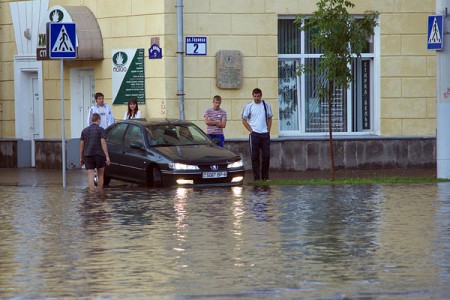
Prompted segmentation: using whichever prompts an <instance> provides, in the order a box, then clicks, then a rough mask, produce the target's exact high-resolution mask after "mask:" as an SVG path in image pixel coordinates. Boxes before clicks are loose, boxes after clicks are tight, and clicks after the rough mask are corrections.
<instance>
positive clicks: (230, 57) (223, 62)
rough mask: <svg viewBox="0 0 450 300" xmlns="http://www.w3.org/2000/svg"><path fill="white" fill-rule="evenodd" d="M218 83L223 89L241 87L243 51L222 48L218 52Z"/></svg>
mask: <svg viewBox="0 0 450 300" xmlns="http://www.w3.org/2000/svg"><path fill="white" fill-rule="evenodd" d="M216 85H217V87H218V88H221V89H239V88H240V87H241V85H242V53H241V52H240V51H239V50H220V51H218V52H217V53H216Z"/></svg>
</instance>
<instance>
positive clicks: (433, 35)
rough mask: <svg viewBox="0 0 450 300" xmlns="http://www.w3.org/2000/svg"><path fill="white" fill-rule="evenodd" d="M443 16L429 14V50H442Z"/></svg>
mask: <svg viewBox="0 0 450 300" xmlns="http://www.w3.org/2000/svg"><path fill="white" fill-rule="evenodd" d="M443 34H444V28H443V17H442V16H428V35H427V40H428V42H427V43H428V46H427V49H428V50H442V45H443V37H444V35H443Z"/></svg>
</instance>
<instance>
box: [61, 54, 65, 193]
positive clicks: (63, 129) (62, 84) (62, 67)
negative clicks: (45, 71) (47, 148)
mask: <svg viewBox="0 0 450 300" xmlns="http://www.w3.org/2000/svg"><path fill="white" fill-rule="evenodd" d="M60 64H61V123H62V126H61V130H62V131H61V133H62V135H61V136H62V137H61V153H62V174H63V187H64V188H65V187H66V126H65V116H64V59H61V60H60Z"/></svg>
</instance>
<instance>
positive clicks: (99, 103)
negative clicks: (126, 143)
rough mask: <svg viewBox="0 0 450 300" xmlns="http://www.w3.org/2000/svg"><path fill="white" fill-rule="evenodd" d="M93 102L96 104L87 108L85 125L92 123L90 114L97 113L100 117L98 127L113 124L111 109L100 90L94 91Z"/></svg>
mask: <svg viewBox="0 0 450 300" xmlns="http://www.w3.org/2000/svg"><path fill="white" fill-rule="evenodd" d="M95 102H96V104H95V105H93V106H92V107H91V108H90V109H89V114H88V119H87V126H89V125H91V124H92V121H91V120H92V114H93V113H97V114H99V115H100V117H101V119H100V120H101V123H100V127H102V128H104V129H106V128H107V127H108V126H109V125H111V124H114V122H115V120H114V115H113V112H112V109H111V107H110V106H109V105H108V104H106V103H105V96H104V95H103V94H102V93H100V92H99V93H95Z"/></svg>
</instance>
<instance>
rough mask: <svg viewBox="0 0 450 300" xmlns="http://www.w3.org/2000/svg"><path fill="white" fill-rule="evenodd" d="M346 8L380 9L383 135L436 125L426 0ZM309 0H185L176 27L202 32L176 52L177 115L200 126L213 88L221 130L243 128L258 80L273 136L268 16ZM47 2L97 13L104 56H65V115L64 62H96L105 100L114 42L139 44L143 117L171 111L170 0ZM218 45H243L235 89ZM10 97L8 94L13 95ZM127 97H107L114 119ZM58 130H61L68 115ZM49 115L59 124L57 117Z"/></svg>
mask: <svg viewBox="0 0 450 300" xmlns="http://www.w3.org/2000/svg"><path fill="white" fill-rule="evenodd" d="M8 2H10V1H5V0H0V26H1V28H0V29H1V30H0V62H1V65H0V137H3V138H9V137H14V135H15V131H14V101H15V99H14V95H13V91H14V89H13V85H14V83H13V64H12V62H13V56H14V54H15V52H16V50H15V44H14V32H13V31H14V30H13V27H12V21H11V16H10V11H9V4H8ZM353 2H354V3H355V5H356V7H355V9H354V10H353V11H351V12H352V13H355V14H360V13H363V12H364V11H365V10H377V11H379V12H380V28H381V42H380V49H381V50H380V53H381V57H380V86H379V94H380V99H379V102H380V115H379V116H376V117H378V118H380V120H381V122H380V124H381V128H380V133H381V134H382V135H435V115H436V113H435V102H436V92H435V85H436V83H435V82H436V78H435V74H436V70H435V69H436V68H435V64H436V63H435V52H434V51H428V50H426V35H427V32H426V31H427V16H428V15H431V14H433V11H434V10H435V1H434V0H372V1H368V0H354V1H353ZM315 3H316V1H315V0H311V1H299V0H283V1H279V0H252V1H242V0H227V1H223V0H185V1H184V7H183V10H184V37H186V36H206V37H207V46H208V48H207V55H206V56H184V76H185V80H184V93H185V96H184V99H185V105H184V110H185V117H186V119H187V120H191V121H194V122H195V123H197V124H198V125H200V127H202V128H206V126H205V125H204V122H203V113H204V110H205V109H206V108H208V107H210V106H211V105H212V103H211V102H212V97H213V96H214V95H216V94H219V95H221V96H222V99H223V101H222V108H224V109H225V110H226V111H227V113H228V119H229V120H228V123H227V128H226V129H225V135H226V137H227V138H242V137H246V136H247V133H246V130H245V129H244V127H243V126H242V123H241V111H242V108H243V106H244V105H245V103H247V102H249V101H251V99H252V98H251V91H252V89H253V88H255V87H259V88H261V89H262V91H263V98H265V99H266V100H268V101H270V102H271V104H272V109H273V112H274V123H273V127H272V136H273V137H276V136H278V114H277V112H278V105H277V102H278V99H277V98H278V96H277V91H278V89H277V86H278V81H277V76H278V70H277V63H278V61H277V53H278V52H277V51H278V50H277V20H278V16H279V15H296V14H299V13H301V14H308V13H312V12H313V11H314V10H316V5H315ZM53 5H63V6H69V5H70V6H79V5H84V6H87V7H88V8H89V9H90V10H91V11H92V12H93V14H94V15H95V16H96V17H97V20H98V23H99V26H100V30H101V33H102V38H103V43H104V44H103V46H104V60H103V61H100V62H71V63H70V64H66V67H65V75H64V76H65V99H67V100H66V101H67V104H66V105H65V107H66V110H67V111H66V112H65V114H66V116H70V111H69V109H70V86H69V85H70V80H69V78H70V68H81V67H91V68H94V69H95V89H96V91H102V92H103V93H104V94H105V98H106V102H107V103H109V104H111V101H112V100H111V93H112V86H111V85H112V83H111V54H112V50H113V49H122V48H144V49H145V55H146V59H145V76H146V78H145V80H146V82H145V87H146V105H142V106H140V108H141V109H143V112H144V113H143V115H144V116H145V117H162V116H166V117H174V118H177V117H179V109H178V108H179V103H178V96H177V53H176V52H177V19H176V18H177V17H176V7H175V5H176V1H162V0H132V1H131V0H125V1H124V0H61V1H57V0H54V1H50V7H51V6H53ZM152 37H159V38H160V46H161V48H162V49H163V59H151V60H150V59H148V57H147V55H148V52H147V51H148V50H147V49H148V48H149V47H150V45H151V38H152ZM219 50H239V51H241V52H242V54H243V83H242V87H241V88H240V89H219V88H218V87H217V86H216V61H215V55H216V53H217V52H218V51H219ZM59 78H60V75H59V62H55V61H46V62H44V80H45V82H44V95H43V96H44V101H45V107H44V115H45V118H46V120H45V133H44V134H45V137H46V138H57V137H60V136H61V132H60V126H59V124H60V120H59V119H58V116H59V115H60V112H59V110H60V102H59V101H60V100H59V99H60V82H59ZM16 101H17V99H16ZM125 109H126V107H125V106H124V105H114V107H113V111H114V114H115V116H116V119H120V118H121V117H122V116H123V113H124V111H125ZM66 122H67V126H66V130H67V132H66V136H68V137H69V136H70V122H68V121H66ZM56 124H58V125H56Z"/></svg>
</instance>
